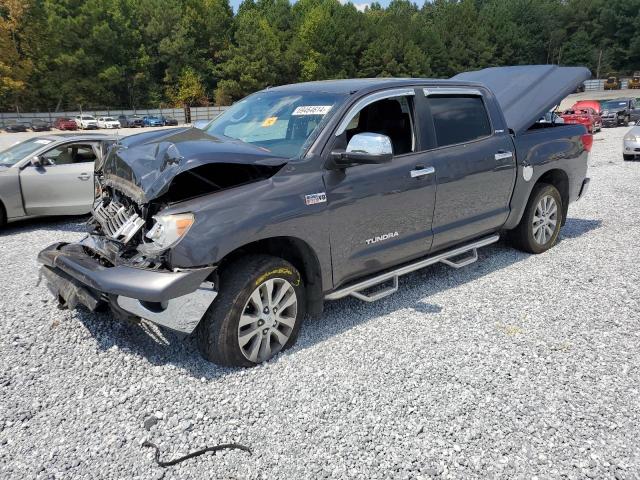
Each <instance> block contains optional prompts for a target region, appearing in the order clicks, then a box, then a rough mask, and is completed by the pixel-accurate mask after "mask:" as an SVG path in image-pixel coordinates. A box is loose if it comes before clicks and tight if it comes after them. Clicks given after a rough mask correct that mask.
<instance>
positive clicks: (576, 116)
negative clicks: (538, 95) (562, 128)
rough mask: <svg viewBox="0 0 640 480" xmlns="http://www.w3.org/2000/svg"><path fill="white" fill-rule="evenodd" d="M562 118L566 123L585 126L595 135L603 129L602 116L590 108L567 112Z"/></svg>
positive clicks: (563, 113)
mask: <svg viewBox="0 0 640 480" xmlns="http://www.w3.org/2000/svg"><path fill="white" fill-rule="evenodd" d="M561 116H562V119H563V120H564V123H567V124H580V125H584V126H585V127H586V128H587V131H588V132H589V133H595V132H597V131H599V130H600V129H601V128H602V122H601V120H600V116H598V115H597V114H596V113H595V112H594V111H593V109H590V108H589V109H587V108H583V109H579V110H573V109H570V110H565V111H564V112H562V115H561Z"/></svg>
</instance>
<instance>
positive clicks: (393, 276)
mask: <svg viewBox="0 0 640 480" xmlns="http://www.w3.org/2000/svg"><path fill="white" fill-rule="evenodd" d="M499 239H500V235H498V234H495V235H491V236H490V237H485V238H482V239H480V240H477V241H475V242H473V243H469V244H467V245H463V246H461V247H457V248H454V249H453V250H447V251H446V252H442V253H439V254H437V255H434V256H433V257H428V258H425V259H423V260H419V261H417V262H414V263H410V264H408V265H404V266H402V267H400V268H397V269H395V270H391V271H389V272H385V273H381V274H379V275H376V276H375V277H371V278H368V279H366V280H362V281H360V282H358V283H354V284H353V285H349V286H347V287H343V288H340V289H338V290H335V291H333V292H331V293H329V294H328V295H326V296H325V297H324V298H325V300H338V299H339V298H344V297H348V296H352V297H355V298H357V299H359V300H363V301H365V302H375V301H376V300H380V299H381V298H384V297H388V296H389V295H391V294H393V293H395V292H397V291H398V278H399V277H401V276H402V275H406V274H407V273H411V272H415V271H416V270H420V269H422V268H424V267H428V266H429V265H433V264H434V263H444V264H445V265H449V266H450V267H453V268H462V267H466V266H467V265H471V264H472V263H474V262H476V261H477V260H478V248H480V247H486V246H487V245H491V244H492V243H496V242H497V241H498V240H499ZM468 252H471V254H470V255H469V256H467V257H465V258H462V259H459V260H456V257H459V256H461V255H463V254H465V253H468ZM389 280H391V281H392V284H391V285H390V286H389V287H387V288H384V289H382V290H379V291H377V292H373V293H371V294H367V293H364V290H367V289H369V288H372V287H375V286H376V285H381V284H383V283H385V282H388V281H389Z"/></svg>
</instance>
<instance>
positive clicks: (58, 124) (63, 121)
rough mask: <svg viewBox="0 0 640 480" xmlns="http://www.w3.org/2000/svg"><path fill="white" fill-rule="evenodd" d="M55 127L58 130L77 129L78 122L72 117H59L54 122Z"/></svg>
mask: <svg viewBox="0 0 640 480" xmlns="http://www.w3.org/2000/svg"><path fill="white" fill-rule="evenodd" d="M53 128H57V129H58V130H77V129H78V124H77V123H76V122H74V121H73V120H72V119H71V118H68V117H58V118H56V121H55V122H53Z"/></svg>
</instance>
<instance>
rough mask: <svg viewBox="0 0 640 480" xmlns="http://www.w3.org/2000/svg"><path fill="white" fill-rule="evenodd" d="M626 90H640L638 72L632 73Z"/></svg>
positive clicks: (639, 75) (639, 73)
mask: <svg viewBox="0 0 640 480" xmlns="http://www.w3.org/2000/svg"><path fill="white" fill-rule="evenodd" d="M627 88H640V72H634V74H633V77H632V78H630V79H629V84H628V85H627Z"/></svg>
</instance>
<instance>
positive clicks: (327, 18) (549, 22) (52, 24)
mask: <svg viewBox="0 0 640 480" xmlns="http://www.w3.org/2000/svg"><path fill="white" fill-rule="evenodd" d="M355 1H356V3H357V1H358V0H355ZM530 63H555V64H561V65H585V66H587V67H589V68H590V69H591V71H592V72H593V74H594V76H595V75H596V72H599V74H600V77H603V76H606V75H608V74H609V73H623V74H628V73H631V72H632V71H634V70H640V0H434V1H430V2H425V4H424V5H423V6H421V7H418V6H417V5H416V4H413V3H411V2H410V1H407V0H393V1H392V2H391V4H390V5H389V6H388V7H387V8H383V7H382V6H380V4H378V3H371V4H368V5H366V6H364V4H359V5H355V6H354V4H351V3H345V4H342V3H340V2H339V1H338V0H298V1H297V2H295V3H293V4H292V3H290V2H289V0H244V2H243V3H242V4H241V5H240V6H239V8H238V11H237V12H235V13H234V12H233V10H232V8H231V7H230V5H229V2H228V0H0V110H15V109H16V107H19V108H21V109H23V110H26V109H40V110H47V109H50V110H62V109H77V108H79V107H84V108H92V107H100V106H118V107H128V108H142V107H158V106H160V107H163V106H183V105H207V104H211V103H215V104H218V105H228V104H230V103H232V102H233V101H235V100H237V99H239V98H241V97H243V96H245V95H247V94H249V93H251V92H254V91H256V90H258V89H261V88H264V87H266V86H269V85H279V84H285V83H292V82H299V81H307V80H322V79H329V78H347V77H379V76H401V77H404V76H412V77H449V76H451V75H454V74H456V73H458V72H461V71H465V70H471V69H478V68H484V67H488V66H496V65H517V64H530Z"/></svg>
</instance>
